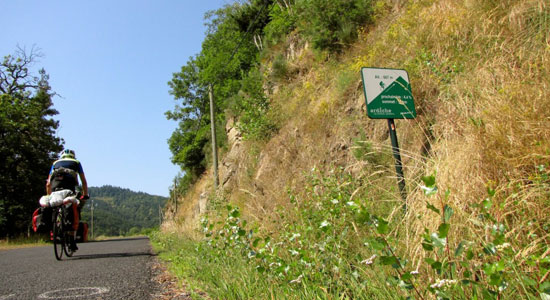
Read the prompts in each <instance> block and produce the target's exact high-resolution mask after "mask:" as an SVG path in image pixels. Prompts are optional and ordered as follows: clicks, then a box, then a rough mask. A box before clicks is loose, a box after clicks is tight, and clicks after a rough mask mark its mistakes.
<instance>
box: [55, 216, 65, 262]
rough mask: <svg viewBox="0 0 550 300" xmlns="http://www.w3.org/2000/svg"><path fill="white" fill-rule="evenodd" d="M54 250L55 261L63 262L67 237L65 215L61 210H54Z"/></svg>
mask: <svg viewBox="0 0 550 300" xmlns="http://www.w3.org/2000/svg"><path fill="white" fill-rule="evenodd" d="M53 220H54V222H53V228H52V231H53V250H54V253H55V259H57V260H61V257H62V256H63V249H64V248H65V247H66V246H65V235H64V234H63V215H62V213H61V210H60V209H56V210H54V218H53Z"/></svg>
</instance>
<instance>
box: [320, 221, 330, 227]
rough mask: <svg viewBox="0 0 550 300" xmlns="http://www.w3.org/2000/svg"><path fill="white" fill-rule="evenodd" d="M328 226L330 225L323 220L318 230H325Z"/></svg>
mask: <svg viewBox="0 0 550 300" xmlns="http://www.w3.org/2000/svg"><path fill="white" fill-rule="evenodd" d="M329 226H330V223H329V222H328V221H327V220H324V221H323V222H321V226H319V228H326V227H329Z"/></svg>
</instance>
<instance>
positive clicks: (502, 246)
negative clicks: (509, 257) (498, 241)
mask: <svg viewBox="0 0 550 300" xmlns="http://www.w3.org/2000/svg"><path fill="white" fill-rule="evenodd" d="M511 246H512V245H510V243H504V244H502V245H496V246H495V248H497V250H499V251H502V250H504V249H506V248H510V247H511Z"/></svg>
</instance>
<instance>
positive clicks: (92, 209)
mask: <svg viewBox="0 0 550 300" xmlns="http://www.w3.org/2000/svg"><path fill="white" fill-rule="evenodd" d="M91 211H92V240H94V199H92V208H91Z"/></svg>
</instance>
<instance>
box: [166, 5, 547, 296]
mask: <svg viewBox="0 0 550 300" xmlns="http://www.w3.org/2000/svg"><path fill="white" fill-rule="evenodd" d="M374 5H375V14H374V16H375V17H374V21H373V22H374V25H369V26H366V27H364V28H363V29H362V30H361V31H360V32H359V40H358V41H357V42H355V43H353V44H352V45H351V46H350V47H348V48H346V50H344V51H343V52H342V53H340V54H337V55H336V54H329V53H328V52H323V51H317V50H313V49H312V48H311V47H310V44H309V43H308V41H307V40H304V39H301V37H300V36H299V35H290V36H289V37H288V38H287V39H286V40H284V41H282V42H281V43H279V44H277V45H275V46H273V47H271V48H270V49H268V50H266V53H265V54H264V55H263V64H264V67H265V68H264V72H266V73H268V74H271V75H272V76H275V77H274V78H275V80H274V81H272V82H274V85H273V86H272V87H271V89H270V93H269V101H270V105H271V106H270V111H269V113H268V114H267V117H268V118H270V120H271V121H272V122H274V123H276V124H277V127H278V130H277V133H276V134H274V135H273V136H271V137H270V138H269V139H267V140H253V141H252V140H247V139H243V138H242V136H241V134H240V133H239V132H238V130H237V129H238V128H239V127H238V126H237V125H234V124H233V123H232V122H233V121H232V122H229V123H228V126H227V128H226V132H227V133H228V141H229V148H228V149H227V151H226V152H225V155H224V158H223V159H222V162H221V164H220V165H221V166H222V167H221V170H220V171H221V174H220V179H221V182H222V184H223V187H222V188H221V189H219V190H218V191H217V192H216V193H214V192H213V187H212V186H211V182H212V179H211V173H210V171H207V172H206V173H205V174H204V175H203V177H202V179H200V180H199V181H198V182H197V183H196V184H195V185H194V187H192V188H191V189H190V190H189V191H188V193H187V194H186V195H185V196H184V197H182V198H181V199H180V200H179V201H180V203H181V205H182V206H181V207H180V209H179V210H178V211H177V213H176V212H175V210H174V209H171V210H170V211H171V212H173V213H174V215H173V218H170V220H171V221H169V222H165V223H164V224H163V228H164V231H165V232H172V233H178V234H179V236H185V239H183V240H178V241H177V242H176V240H174V238H173V237H172V236H170V235H167V234H165V235H162V236H159V237H158V242H159V245H163V246H164V250H165V251H167V253H172V255H173V256H175V259H174V261H175V262H176V264H175V265H174V266H173V270H174V272H176V273H177V274H178V275H179V276H181V277H184V278H186V280H187V281H188V282H191V283H193V284H195V285H196V286H197V287H200V288H202V289H205V290H207V292H208V293H210V294H211V295H212V297H213V298H223V299H243V298H254V299H267V298H273V297H275V298H283V299H317V298H320V299H332V298H341V299H373V298H374V299H393V298H396V299H399V298H406V297H409V296H410V297H413V298H415V299H433V298H441V299H451V298H452V299H472V298H476V297H477V298H478V299H480V298H483V299H491V298H494V299H503V298H505V299H516V298H525V299H540V298H542V299H546V298H548V297H550V296H549V295H550V284H548V282H549V281H548V276H549V271H548V270H549V268H550V257H549V254H550V250H549V247H548V245H549V238H550V237H549V235H548V232H549V229H550V221H549V219H548V215H550V177H549V173H550V171H549V167H550V166H549V158H550V142H549V141H550V101H549V100H548V99H549V96H550V95H549V91H548V88H549V84H548V78H549V75H550V5H549V4H548V3H547V2H546V1H542V0H527V1H519V0H518V1H514V0H507V1H481V0H478V1H476V0H472V1H462V2H460V1H450V0H431V1H426V0H418V1H389V0H388V1H377V2H376V3H375V4H374ZM367 66H369V67H387V68H400V69H401V68H402V69H406V70H407V71H408V73H409V77H410V79H411V86H412V89H413V95H414V98H415V103H416V110H417V113H418V117H417V118H416V119H415V120H408V121H407V120H397V121H396V123H397V133H398V138H399V142H400V147H401V151H402V156H403V163H404V170H405V177H406V182H407V190H408V197H407V201H406V204H407V210H406V211H404V210H403V209H402V207H403V206H402V204H403V203H402V200H401V198H400V196H399V193H398V190H397V184H396V179H395V170H394V167H393V160H392V157H391V152H390V141H389V138H388V129H387V124H386V122H385V120H370V119H368V118H367V117H366V112H365V104H364V101H365V100H364V95H363V90H362V83H361V77H360V73H359V71H360V69H361V67H367ZM281 72H282V74H281ZM272 78H273V77H272ZM234 121H235V122H236V123H237V124H238V122H239V116H236V117H235V120H234ZM200 195H202V196H200ZM200 199H203V201H206V200H207V201H206V205H205V207H206V212H205V210H204V209H203V210H201V209H195V208H196V207H200V205H201V204H200V203H199V201H200ZM201 218H202V223H201V224H202V227H199V226H198V224H199V219H201ZM197 229H202V231H198V230H197ZM201 241H202V242H201ZM178 249H188V251H179V250H178ZM193 249H198V251H193ZM170 251H174V252H170ZM545 297H546V298H545Z"/></svg>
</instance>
